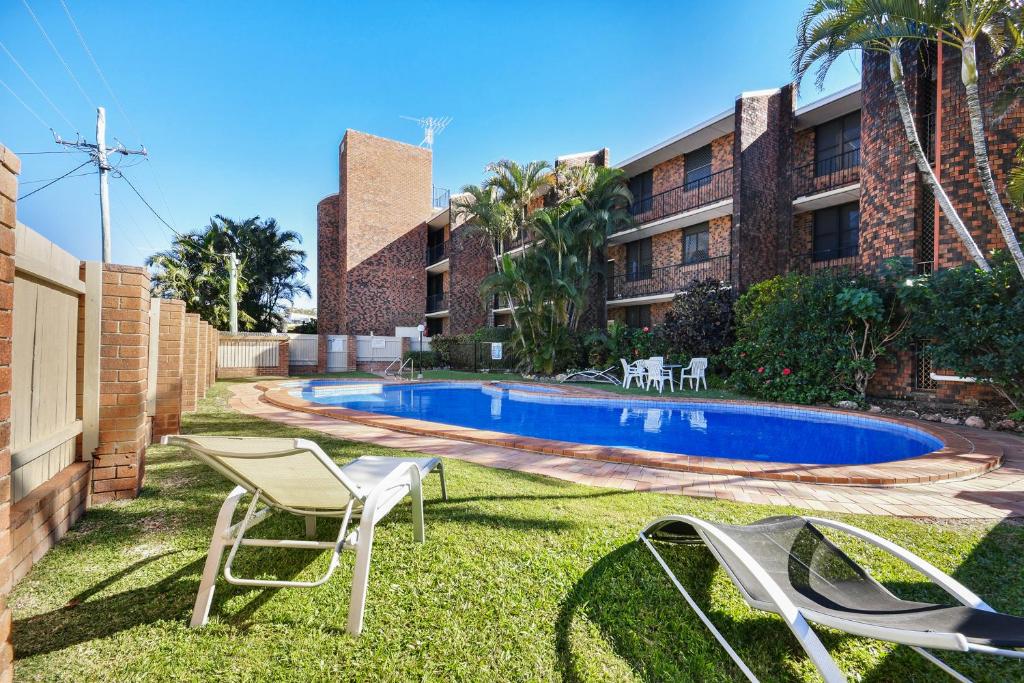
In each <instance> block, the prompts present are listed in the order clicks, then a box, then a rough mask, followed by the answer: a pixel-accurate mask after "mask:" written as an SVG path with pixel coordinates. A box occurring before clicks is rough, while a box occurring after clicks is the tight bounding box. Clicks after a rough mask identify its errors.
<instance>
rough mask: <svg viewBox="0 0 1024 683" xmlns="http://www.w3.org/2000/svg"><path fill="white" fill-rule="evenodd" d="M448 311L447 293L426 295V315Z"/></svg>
mask: <svg viewBox="0 0 1024 683" xmlns="http://www.w3.org/2000/svg"><path fill="white" fill-rule="evenodd" d="M447 310H448V292H438V293H437V294H428V295H427V313H437V312H438V311H447Z"/></svg>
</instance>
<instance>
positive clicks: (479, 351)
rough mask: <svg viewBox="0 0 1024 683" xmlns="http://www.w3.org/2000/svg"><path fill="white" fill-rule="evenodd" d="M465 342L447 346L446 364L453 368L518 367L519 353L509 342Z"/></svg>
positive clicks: (474, 369)
mask: <svg viewBox="0 0 1024 683" xmlns="http://www.w3.org/2000/svg"><path fill="white" fill-rule="evenodd" d="M496 344H499V343H498V342H466V343H465V344H452V345H451V346H450V347H449V351H448V358H447V359H442V362H444V361H445V360H446V361H447V365H448V366H449V367H450V368H452V369H454V370H472V371H473V372H479V371H481V370H489V371H493V370H502V371H510V370H515V369H516V368H518V367H519V354H518V353H516V352H515V351H513V349H512V344H510V343H509V342H503V343H500V347H499V348H495V345H496Z"/></svg>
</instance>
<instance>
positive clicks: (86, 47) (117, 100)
mask: <svg viewBox="0 0 1024 683" xmlns="http://www.w3.org/2000/svg"><path fill="white" fill-rule="evenodd" d="M60 6H61V7H63V8H64V14H65V15H67V18H68V21H70V22H71V28H73V29H75V35H77V36H78V42H80V43H81V44H82V49H83V50H85V54H87V55H88V56H89V61H91V62H92V65H93V68H95V69H96V73H97V74H98V75H99V77H100V80H101V81H103V85H104V87H106V89H107V92H108V93H110V96H111V97H112V98H113V99H114V104H116V105H117V110H118V111H119V112H121V116H123V117H124V120H125V121H126V122H127V123H128V125H129V126H131V128H132V130H133V131H134V132H135V135H136V137H138V138H139V140H140V141H141V140H142V135H140V134H139V129H138V128H136V127H135V124H134V123H132V120H131V118H129V116H128V112H126V111H125V110H124V106H122V104H121V99H120V98H119V97H118V96H117V93H115V92H114V89H113V88H111V87H110V82H109V81H108V80H107V77H106V75H105V74H104V73H103V69H101V68H100V65H99V62H97V61H96V57H94V56H93V54H92V50H90V49H89V44H88V43H86V42H85V36H84V35H82V31H81V29H79V28H78V23H77V22H76V21H75V18H74V17H73V16H71V9H70V8H68V6H67V3H65V2H64V0H60Z"/></svg>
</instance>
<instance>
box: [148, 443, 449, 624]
mask: <svg viewBox="0 0 1024 683" xmlns="http://www.w3.org/2000/svg"><path fill="white" fill-rule="evenodd" d="M160 443H162V444H170V445H176V446H181V447H184V448H187V449H188V450H190V451H191V452H193V453H195V454H196V455H197V456H199V458H200V459H202V460H203V461H204V462H205V463H206V464H208V465H210V467H212V468H213V469H215V470H216V471H218V472H220V473H221V474H222V475H224V476H225V477H226V478H228V479H229V480H231V481H234V482H236V484H237V486H235V488H234V489H232V491H231V493H229V494H228V496H227V498H226V499H225V500H224V503H223V504H222V505H221V507H220V511H219V512H218V514H217V521H216V523H215V525H214V530H213V536H212V538H211V540H210V548H209V552H208V553H207V556H206V563H205V565H204V566H203V574H202V579H201V580H200V582H199V591H198V593H197V594H196V600H195V604H194V606H193V609H192V618H191V621H190V624H189V625H190V627H192V628H198V627H202V626H205V625H206V624H207V622H208V620H209V615H210V607H211V606H212V604H213V594H214V589H215V587H216V580H217V572H218V569H219V568H220V564H221V560H222V559H223V557H224V551H225V550H227V549H230V550H229V552H228V558H227V561H226V562H225V563H224V578H225V580H226V581H227V582H228V583H231V584H234V585H238V586H257V587H263V588H313V587H316V586H321V585H323V584H324V583H326V582H327V581H328V580H329V579H330V578H331V575H332V574H334V571H335V570H336V569H337V568H338V564H339V562H340V556H341V553H342V551H343V550H354V551H355V553H356V562H355V569H354V571H353V576H352V593H351V600H350V603H349V611H348V621H347V624H346V630H347V631H348V632H349V633H350V634H352V635H359V634H360V633H361V632H362V629H363V613H364V611H365V607H366V594H367V589H368V585H369V575H370V556H371V554H372V550H373V537H374V529H375V527H376V525H377V523H378V522H379V521H380V520H381V519H382V518H383V517H384V516H385V515H386V514H387V513H388V512H390V511H391V509H392V508H393V507H394V506H395V505H397V504H398V503H399V502H401V500H402V499H404V498H405V496H407V495H410V496H411V497H412V524H413V540H414V541H415V542H417V543H422V542H423V541H424V538H425V533H424V526H425V525H424V517H423V488H422V477H423V476H424V474H425V473H424V472H422V471H421V469H420V467H419V465H418V464H417V460H418V459H409V460H408V461H406V462H401V463H398V464H397V465H396V466H395V467H394V468H393V469H392V470H391V471H390V472H389V473H388V474H387V475H386V476H385V477H384V478H383V479H381V480H379V481H378V482H376V484H375V485H374V486H373V487H372V488H367V487H365V486H361V485H360V484H359V483H357V482H356V481H354V480H353V479H352V478H351V477H349V476H348V475H347V474H346V473H345V471H344V468H341V467H338V465H337V464H335V462H334V461H333V460H331V458H330V456H328V455H327V454H326V453H324V451H323V450H322V449H321V448H320V446H319V445H317V444H316V443H315V442H313V441H309V440H307V439H294V446H293V448H291V449H289V450H285V451H278V452H274V453H267V454H265V455H252V456H246V457H266V458H273V457H279V456H283V455H291V454H295V453H301V452H308V453H311V454H312V455H313V456H315V458H316V459H317V460H318V461H319V463H320V464H321V465H322V466H323V468H324V470H325V473H327V474H328V475H330V476H332V477H334V478H335V479H336V480H337V481H338V482H339V483H341V485H342V486H344V487H345V488H346V489H348V491H349V494H350V499H349V501H348V503H347V504H346V505H345V506H343V507H340V506H339V508H338V509H330V510H325V509H315V508H308V509H307V508H296V507H291V506H287V505H283V504H282V503H281V502H280V501H276V500H273V499H272V498H270V497H269V496H268V495H267V494H266V492H264V491H263V490H261V489H260V488H259V486H257V485H256V483H255V482H252V481H249V480H248V479H247V478H246V477H245V476H244V475H241V474H240V473H239V472H236V471H234V470H232V469H230V468H228V467H226V466H224V464H223V463H221V462H220V461H218V460H217V459H216V457H215V456H216V454H217V452H216V451H215V450H213V449H210V448H206V447H202V448H200V447H198V446H197V443H196V442H195V441H194V440H193V439H191V438H189V437H187V436H185V437H181V436H172V435H168V436H164V437H163V438H162V439H161V440H160ZM234 455H236V454H234ZM354 462H359V460H358V459H357V460H356V461H354ZM428 464H429V467H428V468H427V471H426V473H429V472H430V471H431V470H432V469H433V468H434V467H435V466H436V467H437V469H438V473H439V476H440V479H441V496H442V499H443V500H447V499H448V491H447V484H446V482H445V476H444V463H443V462H441V460H440V459H437V458H432V459H429V461H428ZM246 494H251V495H252V499H251V501H250V503H249V507H248V509H247V511H246V514H245V516H244V517H243V518H242V520H241V521H240V522H238V523H235V524H232V520H233V519H234V515H235V511H236V509H237V507H238V505H239V503H241V501H242V499H243V497H244V496H245V495H246ZM261 504H262V507H261V506H260V505H261ZM278 510H280V511H283V512H288V513H291V514H293V515H298V516H301V517H304V518H305V527H306V528H305V531H306V540H295V539H264V538H247V537H246V534H247V532H248V531H249V530H251V529H252V528H253V527H255V526H256V525H258V524H259V523H260V522H262V521H264V520H265V519H267V518H268V517H269V516H270V515H271V514H273V513H274V512H275V511H278ZM353 515H358V526H357V528H356V529H355V530H353V531H351V532H349V527H350V523H351V522H352V519H353ZM318 517H328V518H338V517H340V518H341V526H340V529H339V531H338V535H337V538H336V539H335V540H334V541H316V540H314V539H315V538H316V520H317V518H318ZM242 546H255V547H264V548H290V549H299V550H330V551H331V559H330V563H329V565H328V568H327V571H326V572H325V573H324V575H323V576H321V577H320V578H318V579H316V580H314V581H284V580H269V579H249V578H241V577H238V576H235V574H234V572H233V571H232V567H233V565H234V560H235V556H236V555H237V553H238V549H239V548H240V547H242Z"/></svg>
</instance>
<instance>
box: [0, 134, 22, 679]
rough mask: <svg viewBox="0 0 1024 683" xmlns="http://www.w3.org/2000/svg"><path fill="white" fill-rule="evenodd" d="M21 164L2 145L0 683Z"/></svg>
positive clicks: (4, 665)
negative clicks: (17, 223) (17, 208)
mask: <svg viewBox="0 0 1024 683" xmlns="http://www.w3.org/2000/svg"><path fill="white" fill-rule="evenodd" d="M20 172H21V161H20V160H19V159H18V157H16V156H15V155H14V153H13V152H11V151H10V150H8V149H7V148H6V147H4V146H3V145H0V682H4V683H6V682H7V681H11V680H13V678H14V671H13V667H14V664H13V660H14V655H13V651H12V649H11V610H10V608H9V607H8V606H7V595H8V594H9V593H10V589H11V584H12V579H11V570H12V569H13V567H12V565H11V557H10V553H11V547H12V540H11V333H12V326H13V320H14V226H15V224H16V222H17V219H16V207H15V203H16V201H17V198H18V174H19V173H20Z"/></svg>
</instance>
